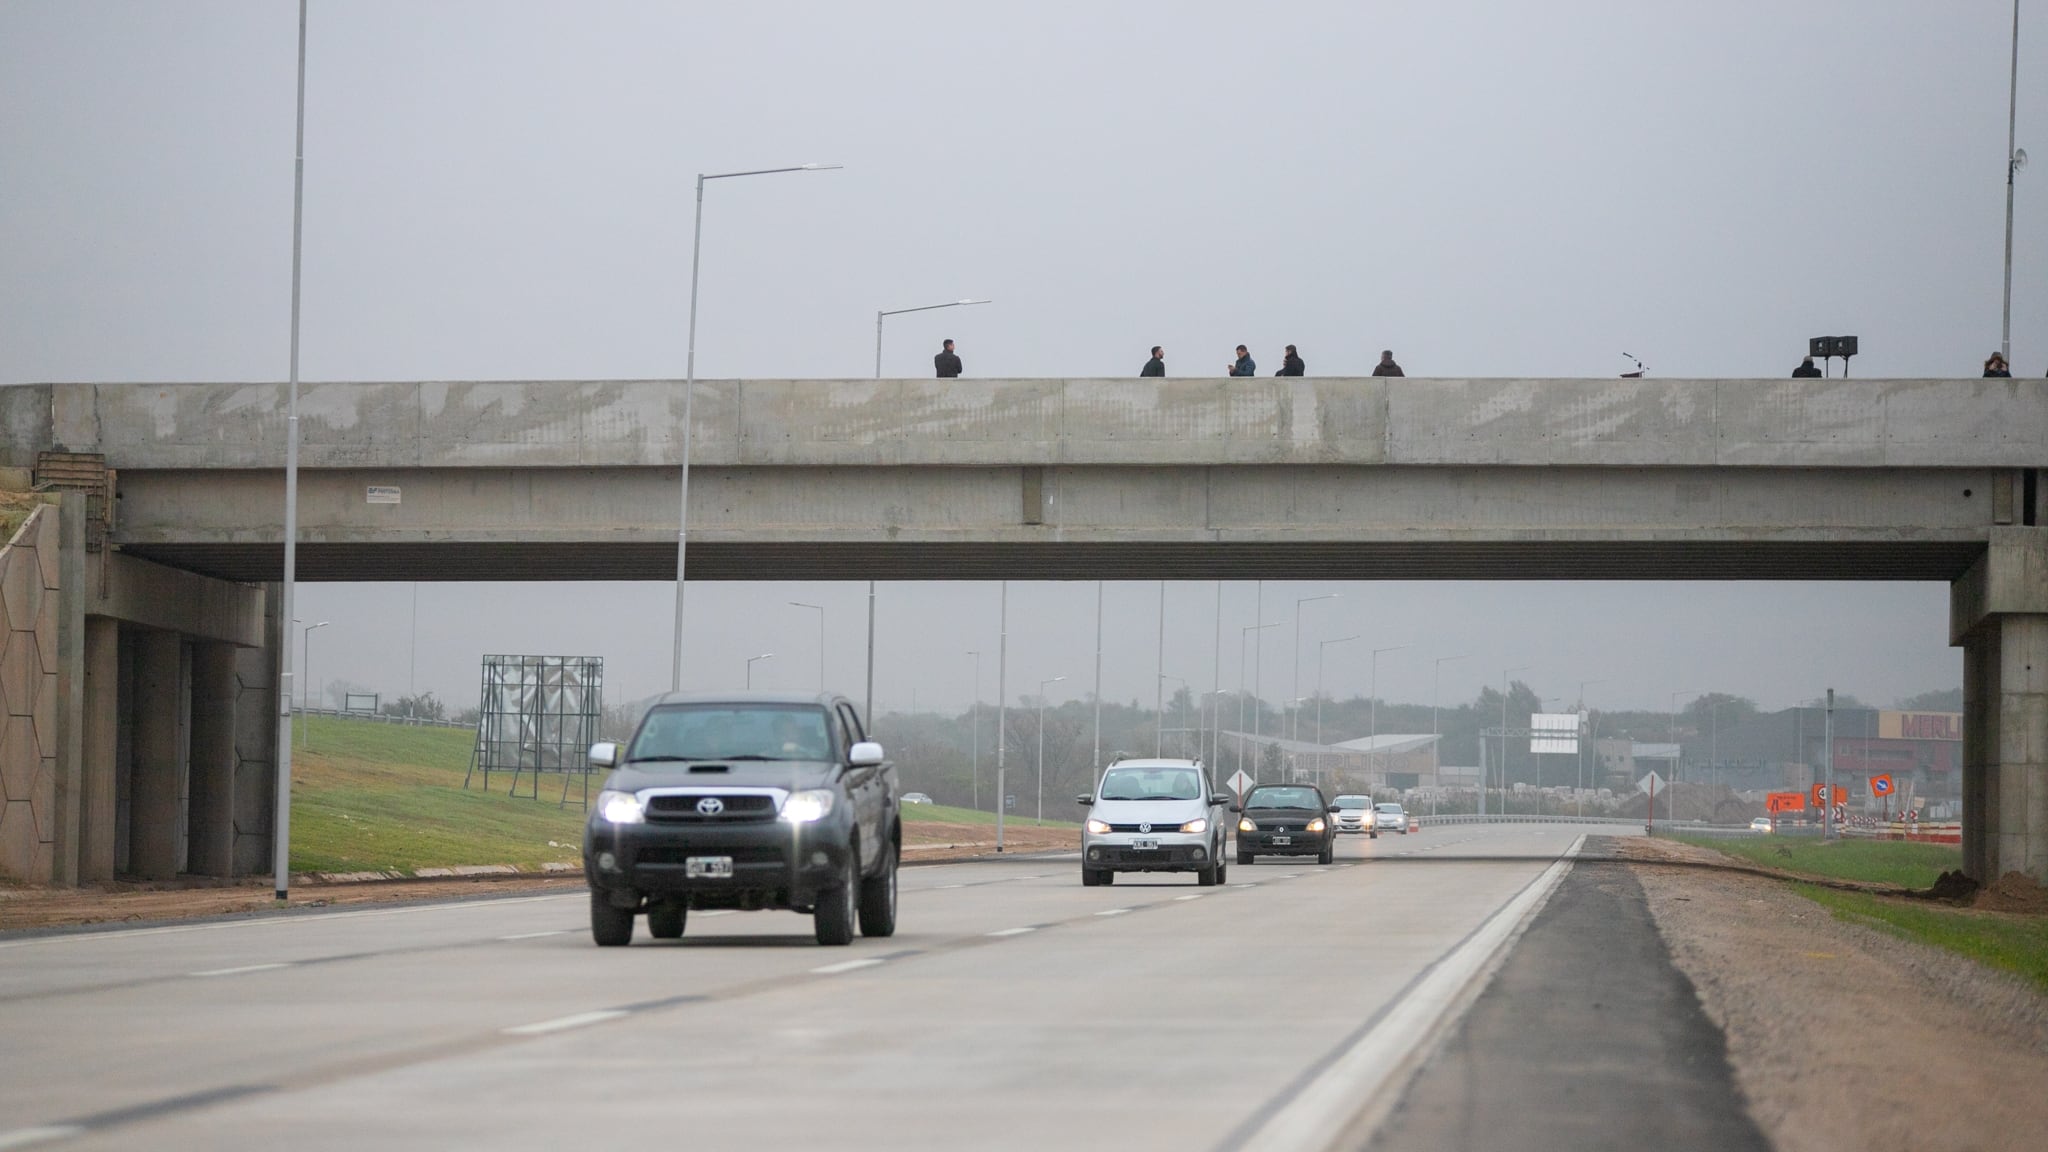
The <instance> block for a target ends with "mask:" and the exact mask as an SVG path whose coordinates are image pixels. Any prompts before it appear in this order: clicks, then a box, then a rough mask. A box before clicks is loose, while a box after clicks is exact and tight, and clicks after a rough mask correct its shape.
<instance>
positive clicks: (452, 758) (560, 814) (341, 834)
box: [292, 716, 1079, 872]
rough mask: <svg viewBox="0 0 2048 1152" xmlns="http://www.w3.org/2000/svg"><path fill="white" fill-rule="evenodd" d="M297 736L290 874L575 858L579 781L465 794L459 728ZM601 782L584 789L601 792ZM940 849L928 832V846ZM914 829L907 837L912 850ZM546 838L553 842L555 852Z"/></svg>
mask: <svg viewBox="0 0 2048 1152" xmlns="http://www.w3.org/2000/svg"><path fill="white" fill-rule="evenodd" d="M297 731H298V734H299V735H300V736H302V737H310V747H309V746H308V745H307V744H301V745H300V746H299V750H298V751H297V752H295V753H293V756H292V870H293V871H295V872H393V871H397V872H415V871H418V870H419V869H421V868H447V867H453V866H455V865H462V864H513V865H517V866H518V867H520V868H522V869H538V868H539V867H540V865H542V864H544V863H550V862H560V863H567V864H573V863H576V862H578V861H579V860H580V859H581V846H582V843H583V821H584V812H583V809H582V808H581V807H580V804H579V802H580V801H581V799H582V796H583V783H582V781H581V780H580V779H578V778H576V777H573V776H572V777H570V779H569V788H570V794H569V798H570V805H569V807H567V808H562V807H560V806H559V803H558V802H559V801H560V799H561V795H562V777H561V776H559V775H548V776H543V777H541V782H540V799H539V800H534V799H531V798H530V796H529V792H530V789H531V787H532V781H533V777H532V776H531V775H527V776H522V777H520V780H519V787H520V795H519V796H517V797H513V796H508V795H506V789H507V788H508V787H510V785H511V783H512V780H511V777H510V776H509V775H507V774H504V773H497V772H494V773H492V774H491V789H492V790H491V791H490V792H488V793H486V792H485V791H483V775H482V774H481V773H478V774H477V776H476V777H475V779H473V780H472V781H471V787H470V788H469V789H467V790H465V789H464V788H463V787H462V777H463V773H464V772H465V771H467V770H468V768H469V753H470V747H471V745H472V744H473V742H474V741H475V734H474V733H473V732H471V731H470V730H468V729H466V728H409V727H405V726H403V725H397V724H378V723H374V722H371V721H366V720H349V719H344V718H342V717H338V716H310V717H307V718H305V720H303V721H301V722H300V724H299V726H298V729H297ZM598 783H599V781H598V779H597V778H596V777H593V778H592V779H591V781H590V787H591V793H592V795H593V796H594V795H595V794H596V790H597V785H598ZM903 819H904V822H905V823H906V824H909V825H918V824H927V825H988V826H990V828H991V830H993V826H994V824H995V819H996V818H995V814H994V813H992V812H977V811H975V810H974V809H972V808H948V807H945V806H942V805H938V804H907V805H905V806H904V808H903ZM1005 823H1006V824H1008V826H1009V827H1012V828H1028V827H1045V828H1077V827H1079V826H1078V825H1076V824H1073V823H1070V822H1066V821H1059V820H1046V821H1043V822H1040V821H1036V820H1029V819H1018V818H1016V817H1010V818H1009V819H1008V820H1006V821H1005ZM934 838H935V839H936V840H938V841H945V840H948V839H950V838H951V837H950V835H949V833H948V831H947V830H945V829H933V835H931V836H926V837H924V839H926V840H927V841H930V840H933V839H934ZM919 839H920V837H919V835H918V832H917V830H916V828H915V827H911V828H907V829H905V840H906V841H908V842H910V843H917V842H918V841H919ZM549 841H553V843H552V844H550V843H549Z"/></svg>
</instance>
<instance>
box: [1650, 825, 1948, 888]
mask: <svg viewBox="0 0 2048 1152" xmlns="http://www.w3.org/2000/svg"><path fill="white" fill-rule="evenodd" d="M1678 839H1679V840H1681V841H1683V842H1685V843H1687V844H1691V845H1693V846H1695V847H1699V848H1711V849H1713V850H1714V851H1716V852H1721V853H1724V854H1726V855H1729V856H1735V857H1739V858H1741V859H1744V860H1747V861H1749V862H1750V863H1752V864H1760V865H1762V866H1764V867H1766V868H1776V869H1778V870H1779V871H1781V872H1797V873H1801V874H1803V875H1807V876H1816V877H1820V878H1823V879H1828V880H1853V881H1856V882H1858V883H1863V884H1896V885H1898V886H1899V887H1901V888H1916V889H1917V888H1931V887H1933V886H1934V881H1935V880H1936V879H1938V878H1939V877H1940V876H1941V874H1942V873H1943V872H1949V871H1953V870H1955V869H1958V868H1961V867H1962V866H1963V851H1962V849H1960V848H1958V847H1956V846H1955V845H1953V844H1918V843H1913V842H1910V841H1905V840H1836V841H1834V842H1833V843H1829V842H1827V841H1823V840H1819V839H1808V838H1805V837H1793V836H1757V837H1754V838H1751V839H1746V840H1737V839H1722V838H1718V837H1707V836H1680V837H1678Z"/></svg>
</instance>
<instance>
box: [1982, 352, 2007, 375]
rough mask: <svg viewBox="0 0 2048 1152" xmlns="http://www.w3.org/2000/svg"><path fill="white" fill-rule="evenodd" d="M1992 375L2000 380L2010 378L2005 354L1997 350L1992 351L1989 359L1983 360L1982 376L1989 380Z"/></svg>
mask: <svg viewBox="0 0 2048 1152" xmlns="http://www.w3.org/2000/svg"><path fill="white" fill-rule="evenodd" d="M1994 377H1995V378H1997V379H2000V380H2009V379H2011V378H2012V369H2011V367H2009V366H2008V365H2007V364H2006V362H2005V356H2004V355H2003V354H2001V353H1998V352H1993V353H1992V354H1991V359H1989V360H1986V361H1985V362H1984V378H1985V379H1986V380H1990V379H1993V378H1994Z"/></svg>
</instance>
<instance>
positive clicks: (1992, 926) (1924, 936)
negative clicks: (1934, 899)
mask: <svg viewBox="0 0 2048 1152" xmlns="http://www.w3.org/2000/svg"><path fill="white" fill-rule="evenodd" d="M1915 847H1924V845H1915ZM1798 890H1799V892H1800V893H1801V894H1802V895H1804V896H1805V897H1806V898H1807V899H1809V900H1812V901H1813V902H1814V903H1816V904H1819V905H1821V906H1822V907H1824V908H1826V909H1828V910H1829V911H1830V912H1833V913H1834V914H1835V915H1836V916H1837V917H1839V918H1840V919H1843V920H1847V921H1849V922H1851V923H1855V924H1866V925H1869V926H1871V927H1874V928H1879V929H1882V930H1884V931H1888V932H1892V933H1895V934H1897V935H1900V936H1904V937H1906V938H1907V939H1909V940H1918V941H1920V942H1921V943H1924V944H1932V945H1933V946H1935V947H1937V948H1944V949H1947V950H1948V951H1950V952H1956V953H1959V954H1961V955H1964V956H1968V957H1970V958H1971V959H1973V960H1977V961H1980V962H1982V963H1984V964H1988V965H1990V966H1991V967H1993V968H2002V969H2004V970H2006V971H2008V972H2014V973H2018V974H2019V975H2020V976H2023V977H2025V978H2026V979H2027V980H2029V981H2030V982H2032V983H2033V985H2034V986H2035V987H2037V988H2039V989H2041V990H2042V991H2044V992H2048V917H2043V916H2016V915H2011V914H2007V913H1999V912H1972V911H1969V910H1967V909H1962V908H1949V907H1945V906H1942V905H1938V904H1920V903H1912V902H1909V901H1907V900H1903V899H1900V898H1898V897H1886V896H1871V895H1866V894H1864V893H1861V892H1842V891H1838V890H1835V889H1832V888H1817V887H1815V886H1813V885H1811V884H1801V885H1798Z"/></svg>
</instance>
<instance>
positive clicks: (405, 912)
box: [0, 892, 586, 950]
mask: <svg viewBox="0 0 2048 1152" xmlns="http://www.w3.org/2000/svg"><path fill="white" fill-rule="evenodd" d="M583 899H586V897H585V896H584V895H583V894H582V893H580V892H579V893H577V894H575V895H573V896H513V897H509V898H505V899H496V900H464V901H451V902H449V903H446V904H414V905H410V906H408V907H405V908H375V909H365V910H363V911H359V912H310V913H305V914H302V915H294V916H264V917H259V918H255V919H250V920H222V921H218V922H216V923H212V924H166V925H164V926H163V927H161V928H121V929H117V930H115V931H112V932H71V933H66V934H64V935H61V936H32V937H30V938H28V939H26V940H0V950H5V949H8V948H32V947H35V946H37V945H40V944H85V943H91V942H92V941H95V940H126V939H132V938H134V937H137V936H170V935H173V934H176V933H181V932H212V931H217V930H219V929H222V928H271V927H275V926H277V925H279V924H321V923H326V922H328V921H332V920H357V919H361V918H363V917H366V916H412V915H416V914H418V913H421V912H463V911H468V910H470V909H473V908H503V907H505V906H507V905H510V904H533V903H536V902H538V901H542V900H583Z"/></svg>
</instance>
